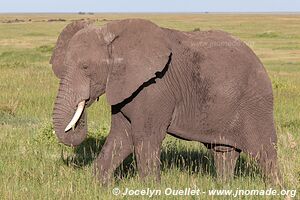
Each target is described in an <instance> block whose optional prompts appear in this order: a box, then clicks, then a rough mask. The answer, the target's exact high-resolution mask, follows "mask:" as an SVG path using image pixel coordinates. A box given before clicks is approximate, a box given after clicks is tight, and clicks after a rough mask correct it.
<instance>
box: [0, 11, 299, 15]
mask: <svg viewBox="0 0 300 200" xmlns="http://www.w3.org/2000/svg"><path fill="white" fill-rule="evenodd" d="M80 13H83V14H86V15H88V14H300V11H265V12H256V11H226V12H224V11H221V12H210V11H201V12H180V11H179V12H150V11H149V12H147V11H146V12H145V11H144V12H125V11H124V12H123V11H120V12H92V11H77V12H43V11H42V12H26V11H25V12H1V11H0V14H80Z"/></svg>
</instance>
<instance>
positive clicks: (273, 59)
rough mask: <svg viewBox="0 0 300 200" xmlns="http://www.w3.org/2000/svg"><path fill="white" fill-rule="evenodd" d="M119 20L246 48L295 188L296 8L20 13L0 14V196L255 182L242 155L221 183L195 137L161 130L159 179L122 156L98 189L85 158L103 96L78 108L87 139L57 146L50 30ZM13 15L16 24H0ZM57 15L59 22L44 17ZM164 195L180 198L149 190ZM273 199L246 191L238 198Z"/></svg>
mask: <svg viewBox="0 0 300 200" xmlns="http://www.w3.org/2000/svg"><path fill="white" fill-rule="evenodd" d="M129 17H130V18H132V17H139V18H145V19H150V20H152V21H154V22H155V23H157V24H159V25H161V26H164V27H169V28H175V29H179V30H185V31H193V30H198V29H200V30H209V29H221V30H224V31H227V32H230V33H231V34H233V35H234V36H237V37H239V38H241V39H242V40H243V41H245V42H247V43H248V44H249V45H250V46H251V48H252V49H253V50H254V52H255V53H256V54H257V55H258V56H259V58H260V59H261V60H262V62H263V63H264V65H265V67H266V68H267V71H268V73H269V76H270V77H271V79H272V83H273V88H274V97H275V108H274V109H275V118H276V127H277V134H278V153H279V155H278V156H279V163H280V169H281V172H282V175H283V179H284V183H285V186H286V188H287V189H298V190H299V189H300V156H299V155H300V134H299V132H300V103H299V102H300V48H299V47H300V36H299V35H300V24H299V20H300V15H259V14H257V15H248V14H241V15H233V14H226V15H224V14H223V15H220V14H206V15H205V14H202V15H201V14H198V15H197V14H189V15H187V14H181V15H175V14H172V15H171V14H169V15H167V14H160V15H155V14H148V15H143V14H136V15H128V14H105V15H104V14H95V15H75V14H74V15H72V14H64V15H54V14H47V15H42V14H28V15H21V14H20V15H0V69H1V73H0V90H1V93H0V130H1V131H0V152H1V153H0V183H1V184H0V199H44V198H46V199H66V198H67V199H119V198H121V197H120V196H119V197H118V196H117V197H116V196H113V195H112V193H111V191H112V188H114V187H119V188H120V189H121V190H124V189H125V188H130V189H142V188H147V187H149V188H151V189H162V190H163V189H165V188H167V187H172V188H179V189H184V188H186V187H194V186H197V187H198V188H199V189H201V190H204V191H205V190H208V189H216V188H219V189H222V188H227V189H228V188H229V189H236V188H239V189H264V188H265V185H264V181H263V179H262V178H261V174H260V172H259V169H258V167H257V165H256V164H255V163H254V162H253V161H251V160H250V159H249V158H248V157H247V156H245V155H242V156H241V157H240V159H239V160H238V164H237V168H236V170H235V178H234V179H233V180H232V181H230V182H228V183H226V184H221V183H219V182H218V181H216V180H215V171H214V166H213V162H212V160H211V155H210V154H209V152H208V151H207V150H206V149H205V148H204V147H203V146H202V145H201V144H199V143H197V142H185V141H182V140H177V139H175V138H173V137H170V136H168V137H167V138H166V140H165V141H164V144H163V151H162V181H161V183H160V184H157V183H153V182H147V183H142V182H140V181H139V180H138V177H137V175H136V166H135V162H134V158H132V157H129V158H128V159H127V160H126V161H125V162H124V163H123V164H122V165H121V166H120V167H119V169H118V170H117V171H116V175H115V176H116V178H115V182H114V183H113V184H112V185H111V186H108V188H106V187H101V186H99V184H98V183H97V182H96V181H95V180H94V177H93V160H94V159H95V157H96V155H97V153H99V151H100V149H101V146H102V145H103V143H104V141H105V137H106V136H107V134H108V131H109V128H110V110H109V107H108V105H107V103H106V100H105V96H104V97H102V98H101V100H100V101H99V102H98V103H95V104H94V105H92V106H91V108H89V110H88V112H89V115H88V118H89V120H88V122H89V136H88V138H87V140H86V141H85V142H84V144H82V145H81V146H80V147H78V148H76V149H72V148H68V147H65V146H63V145H60V144H58V142H57V139H56V137H55V136H54V135H53V129H52V124H51V114H52V108H53V103H54V99H55V96H56V92H57V89H58V79H57V78H56V77H55V76H54V74H53V72H52V69H51V66H50V65H49V64H48V62H49V59H50V56H51V51H52V50H53V48H54V45H55V41H56V39H57V36H58V34H59V33H60V31H61V30H62V28H63V27H64V26H65V25H66V24H68V23H70V22H71V20H74V19H80V18H90V19H94V20H95V21H96V23H97V24H98V25H102V24H104V23H106V21H108V20H113V19H123V18H129ZM16 18H18V19H23V20H25V22H21V23H1V22H4V21H6V20H14V19H16ZM58 18H61V19H66V20H67V21H66V22H60V21H59V22H47V21H48V19H58ZM29 19H31V21H29ZM104 19H105V20H104ZM298 196H299V195H298ZM135 198H136V199H140V198H143V197H141V196H139V197H135ZM144 198H145V199H148V197H144ZM174 198H177V199H181V198H182V197H180V196H177V197H174V196H156V197H154V199H174ZM190 198H192V197H190ZM200 198H201V199H236V198H233V197H231V198H227V197H226V196H222V197H219V198H217V197H216V196H215V197H212V196H208V195H202V196H200V197H196V198H194V199H200ZM274 198H275V197H272V196H269V197H268V196H266V197H257V196H252V197H250V196H248V197H239V198H238V199H274ZM276 198H277V199H282V197H280V196H276ZM276 198H275V199H276ZM124 199H129V197H124ZM192 199H193V198H192Z"/></svg>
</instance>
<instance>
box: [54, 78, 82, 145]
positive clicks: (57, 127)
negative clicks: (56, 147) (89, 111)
mask: <svg viewBox="0 0 300 200" xmlns="http://www.w3.org/2000/svg"><path fill="white" fill-rule="evenodd" d="M85 99H86V98H84V97H80V95H78V94H76V93H75V92H74V91H73V90H72V89H71V87H69V84H68V81H67V80H66V79H62V80H61V82H60V87H59V92H58V95H57V97H56V101H55V105H54V110H53V125H54V131H55V133H56V135H57V137H58V139H59V141H60V142H62V143H63V144H65V145H68V146H77V145H79V144H80V143H81V142H82V141H83V140H84V139H85V138H86V135H87V120H86V112H85V109H84V108H83V112H82V113H81V114H79V115H78V112H77V115H78V116H77V117H76V118H77V119H78V117H79V119H78V120H75V121H77V123H76V122H75V123H73V125H74V124H75V126H73V128H72V129H70V130H66V128H67V126H68V125H70V122H72V121H73V122H74V117H75V116H74V114H75V113H76V112H75V111H76V110H78V109H77V105H78V104H79V102H81V103H82V102H83V100H85Z"/></svg>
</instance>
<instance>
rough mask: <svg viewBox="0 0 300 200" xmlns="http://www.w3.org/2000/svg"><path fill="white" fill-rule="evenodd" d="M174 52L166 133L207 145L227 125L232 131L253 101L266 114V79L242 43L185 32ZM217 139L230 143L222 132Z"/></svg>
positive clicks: (269, 88)
mask: <svg viewBox="0 0 300 200" xmlns="http://www.w3.org/2000/svg"><path fill="white" fill-rule="evenodd" d="M181 37H183V36H181ZM174 49H175V51H174V53H173V61H174V63H173V64H174V65H173V66H174V67H175V68H176V70H178V71H179V72H178V73H177V74H179V75H178V76H179V77H178V79H179V80H180V81H182V84H180V85H181V95H179V96H180V97H181V99H180V101H178V102H180V103H178V105H177V106H176V108H175V111H174V115H173V119H172V123H171V126H170V131H171V132H177V133H180V132H186V131H187V132H190V138H189V139H192V140H194V138H198V137H199V138H202V140H203V142H209V140H210V139H208V138H214V139H215V138H216V137H215V136H216V135H219V134H222V133H224V132H227V133H228V134H231V133H230V131H229V130H227V129H230V128H232V127H229V126H227V125H228V124H231V125H230V126H234V124H235V122H236V121H238V118H239V117H238V116H241V115H243V114H245V113H244V111H243V110H249V108H246V107H247V106H249V105H255V102H254V101H257V100H261V99H263V102H266V104H264V105H262V107H265V110H264V112H272V109H273V108H272V106H273V102H272V97H273V96H272V86H271V82H270V79H269V77H268V75H267V73H266V70H265V68H264V66H263V65H262V63H261V62H260V60H259V59H258V58H257V56H256V55H255V54H254V53H253V51H252V50H251V49H250V48H249V47H248V46H247V45H246V44H244V43H243V42H242V41H240V40H238V39H236V38H234V37H232V36H230V35H229V34H228V33H225V32H222V31H207V32H199V33H185V40H182V45H181V48H179V47H176V48H174ZM252 100H253V102H250V101H252ZM251 109H252V108H251ZM252 110H254V109H252ZM256 111H257V113H254V114H255V115H257V116H259V115H260V114H261V113H259V112H260V111H259V110H257V109H256V110H255V112H256ZM226 124H227V125H226ZM199 134H200V135H199ZM223 136H225V139H229V140H231V139H232V140H234V137H231V136H230V135H228V136H227V137H226V134H225V133H224V134H223ZM204 138H206V139H204ZM230 138H231V139H230ZM222 140H223V139H222ZM231 142H233V141H231ZM231 142H230V141H227V143H228V144H230V143H231Z"/></svg>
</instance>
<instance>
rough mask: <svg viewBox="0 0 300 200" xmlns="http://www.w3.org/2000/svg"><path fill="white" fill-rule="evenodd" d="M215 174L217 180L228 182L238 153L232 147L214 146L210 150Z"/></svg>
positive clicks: (232, 173)
mask: <svg viewBox="0 0 300 200" xmlns="http://www.w3.org/2000/svg"><path fill="white" fill-rule="evenodd" d="M211 151H212V154H213V157H214V163H215V168H216V173H217V178H218V179H220V180H222V181H228V180H230V179H231V178H232V177H233V175H234V169H235V165H236V161H237V158H238V157H239V154H240V152H239V151H237V150H236V149H235V148H234V147H230V146H222V145H216V146H213V147H212V148H211Z"/></svg>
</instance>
